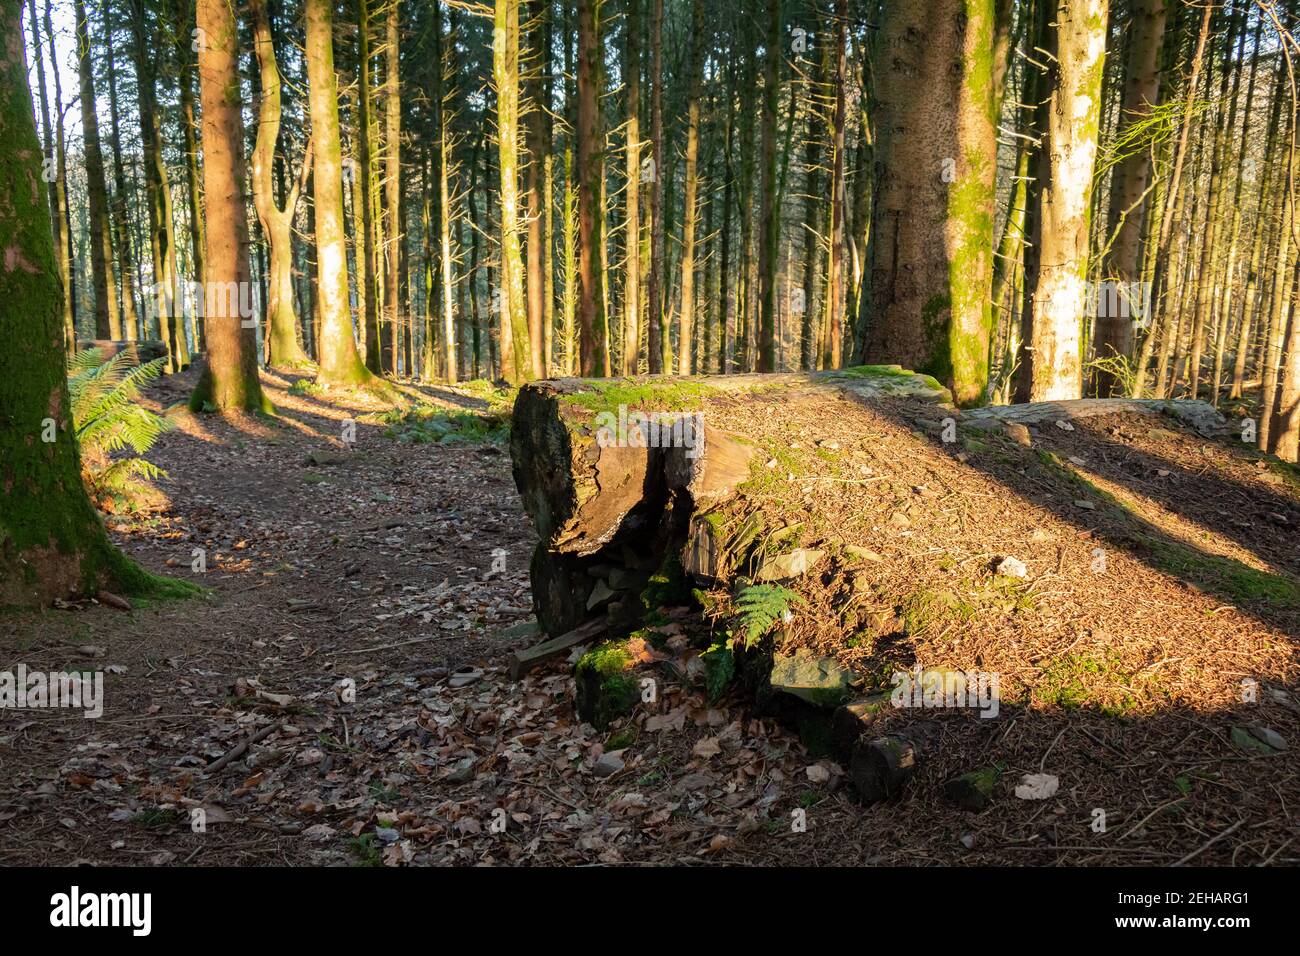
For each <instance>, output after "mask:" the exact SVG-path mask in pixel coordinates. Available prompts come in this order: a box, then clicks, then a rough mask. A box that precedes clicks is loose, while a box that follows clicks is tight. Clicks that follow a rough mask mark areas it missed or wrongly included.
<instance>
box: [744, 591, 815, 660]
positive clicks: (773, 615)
mask: <svg viewBox="0 0 1300 956" xmlns="http://www.w3.org/2000/svg"><path fill="white" fill-rule="evenodd" d="M807 603H808V602H807V600H805V599H804V597H803V595H801V594H797V593H795V592H794V591H791V590H790V589H789V588H786V587H782V586H781V585H779V584H751V585H749V586H748V587H744V588H741V589H740V591H739V592H737V594H736V610H737V612H738V614H739V617H740V624H741V626H742V627H743V628H744V629H745V647H746V648H750V647H753V646H754V643H755V642H756V641H757V640H758V639H759V638H761V637H762V636H763V635H764V634H766V633H767V632H768V630H769V629H770V628H771V627H772V625H773V624H775V623H776V622H777V621H780V620H781V619H782V618H784V617H785V614H786V612H787V611H788V610H790V608H791V607H792V606H794V605H800V606H803V605H806V604H807Z"/></svg>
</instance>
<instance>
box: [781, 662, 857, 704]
mask: <svg viewBox="0 0 1300 956" xmlns="http://www.w3.org/2000/svg"><path fill="white" fill-rule="evenodd" d="M768 680H769V682H770V683H771V685H772V689H773V690H779V691H784V692H785V693H787V694H792V695H794V696H795V697H798V698H799V699H800V700H806V701H807V702H808V703H810V704H813V705H814V706H817V707H837V706H839V705H840V704H841V703H843V701H844V698H845V697H846V696H847V694H848V688H849V685H850V684H851V683H852V682H853V672H852V671H850V670H848V669H846V668H844V667H841V666H840V664H839V662H838V661H837V660H835V658H833V657H817V656H815V655H814V654H813V653H812V652H811V651H809V650H806V649H802V648H801V649H800V650H798V651H796V652H795V653H794V654H793V655H786V654H781V653H777V654H775V655H774V656H773V658H772V674H771V677H770V678H769V679H768Z"/></svg>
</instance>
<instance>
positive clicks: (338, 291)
mask: <svg viewBox="0 0 1300 956" xmlns="http://www.w3.org/2000/svg"><path fill="white" fill-rule="evenodd" d="M333 20H334V9H333V2H332V0H306V21H307V51H306V55H307V83H308V95H309V101H310V109H311V128H312V138H313V140H314V143H315V153H316V162H315V168H314V170H313V173H312V191H313V196H314V199H315V206H314V208H315V211H316V212H315V215H316V259H317V269H318V278H319V281H318V284H317V289H318V292H317V295H318V297H319V308H320V316H321V318H320V324H321V330H320V337H319V339H318V350H319V354H318V356H317V358H318V361H319V364H320V378H321V380H322V381H323V382H325V383H327V384H330V385H365V384H369V383H370V382H371V381H372V375H371V373H370V372H369V371H368V370H367V369H366V367H365V366H364V365H363V364H362V363H361V357H360V356H359V355H358V354H357V347H356V342H355V340H354V339H353V337H352V316H351V314H350V312H349V309H348V257H347V247H346V244H345V242H344V235H345V233H344V225H343V184H342V179H343V154H342V147H341V145H340V143H339V113H338V84H337V80H336V78H335V74H334V26H333Z"/></svg>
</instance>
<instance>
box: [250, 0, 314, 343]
mask: <svg viewBox="0 0 1300 956" xmlns="http://www.w3.org/2000/svg"><path fill="white" fill-rule="evenodd" d="M249 12H250V13H251V14H252V17H253V31H254V37H255V41H254V42H255V49H256V53H257V63H258V67H259V68H260V70H261V76H262V99H261V102H260V103H259V104H258V108H257V143H256V146H255V147H254V149H253V201H254V204H255V205H256V207H257V218H258V219H259V220H260V221H261V223H262V229H263V231H264V232H265V233H266V238H267V243H268V244H269V245H270V247H271V264H270V275H269V277H268V282H267V288H268V294H267V322H268V325H269V326H270V335H269V336H268V338H269V339H270V343H269V345H270V358H269V360H268V364H270V365H273V366H277V367H281V368H302V367H305V366H308V365H309V364H310V360H309V359H308V358H307V353H306V352H304V351H303V349H302V346H301V345H299V344H298V318H297V316H296V315H295V314H294V309H293V218H294V214H295V213H296V211H297V207H298V196H299V194H300V193H301V191H302V187H303V183H304V182H305V180H306V178H307V176H308V175H309V173H310V172H311V162H312V147H311V142H310V141H309V142H308V143H307V148H306V151H305V153H304V154H303V160H302V169H301V171H300V173H299V177H298V179H297V180H296V181H295V182H294V184H293V186H291V187H290V188H289V190H288V194H287V195H286V196H285V199H284V205H283V207H281V206H280V205H278V204H277V203H276V200H275V184H274V181H273V178H272V175H271V174H272V168H273V166H274V164H275V151H276V143H277V142H278V141H279V139H280V129H281V106H280V101H281V93H280V88H281V80H280V68H279V63H278V61H277V59H276V55H275V43H274V41H273V39H272V36H271V20H270V17H269V15H268V12H267V7H266V0H249Z"/></svg>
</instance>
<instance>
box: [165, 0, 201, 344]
mask: <svg viewBox="0 0 1300 956" xmlns="http://www.w3.org/2000/svg"><path fill="white" fill-rule="evenodd" d="M173 13H174V20H175V25H176V49H177V51H178V53H179V56H180V75H179V77H178V81H179V83H180V99H181V116H180V119H181V130H182V136H183V141H184V144H185V185H186V191H185V195H186V198H187V199H188V200H189V205H190V248H191V249H192V250H193V252H194V278H195V280H196V281H198V282H200V283H202V284H203V285H205V286H206V285H207V281H208V275H207V269H206V268H205V266H204V263H205V261H206V260H205V256H204V246H205V244H206V241H207V240H206V237H205V236H204V228H203V200H202V194H201V192H200V189H199V150H198V146H197V144H196V143H195V141H194V128H195V121H194V77H193V72H194V59H193V55H192V51H191V48H190V47H191V39H190V34H191V29H190V26H189V25H190V24H191V23H193V22H194V19H195V18H194V0H176V3H175V7H174V10H173ZM187 318H188V326H189V331H190V334H191V335H192V337H193V338H194V350H195V351H196V352H202V351H203V350H204V348H205V344H204V341H203V338H204V337H203V323H202V322H198V323H197V324H196V323H195V321H194V316H193V313H189V314H188V315H187Z"/></svg>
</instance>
